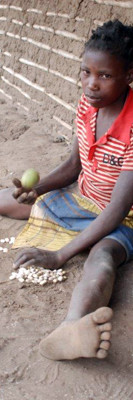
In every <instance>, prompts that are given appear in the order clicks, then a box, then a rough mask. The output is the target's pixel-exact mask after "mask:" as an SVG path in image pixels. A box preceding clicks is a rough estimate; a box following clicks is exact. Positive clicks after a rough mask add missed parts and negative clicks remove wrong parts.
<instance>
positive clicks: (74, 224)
mask: <svg viewBox="0 0 133 400" xmlns="http://www.w3.org/2000/svg"><path fill="white" fill-rule="evenodd" d="M132 81H133V27H131V26H125V25H123V24H122V23H121V22H120V21H118V20H115V21H108V22H107V23H105V24H103V26H102V27H98V28H97V29H96V31H93V33H92V35H91V37H90V39H89V41H88V42H87V43H86V44H85V49H84V54H83V60H82V64H81V82H82V87H83V95H82V97H81V100H80V102H79V105H78V110H77V136H76V138H75V140H74V144H73V149H72V152H71V155H70V157H69V159H68V160H67V161H65V162H64V163H63V164H62V165H61V166H59V167H58V168H56V170H54V171H53V172H52V173H50V174H49V175H48V176H47V177H45V178H44V179H43V180H41V181H40V183H39V184H38V185H36V186H35V187H34V189H33V191H32V192H29V193H28V192H27V193H24V192H23V189H22V187H21V183H20V181H18V180H15V182H14V183H15V184H16V186H17V190H16V192H15V194H14V197H15V198H16V199H17V200H18V202H17V201H16V200H15V199H13V197H12V196H11V195H10V198H9V193H11V190H10V192H9V189H8V190H6V191H1V196H0V213H1V214H2V215H7V216H9V217H13V218H28V217H29V214H30V211H31V205H30V204H31V203H33V202H35V199H36V198H37V197H38V196H40V195H44V194H45V193H48V192H51V191H54V192H51V193H48V194H47V195H45V197H44V196H42V197H41V199H39V200H38V203H37V205H36V206H35V207H38V210H42V209H43V210H45V212H44V211H43V217H44V216H46V215H47V218H50V221H53V223H54V227H55V228H56V226H57V225H58V226H59V225H60V227H61V232H62V238H63V234H64V235H66V232H67V231H68V232H69V233H71V235H70V236H71V239H72V240H71V241H70V240H68V241H66V242H65V243H64V245H63V241H62V243H61V245H62V247H60V246H59V248H58V249H57V250H52V249H51V250H52V251H48V250H40V249H37V248H36V247H34V248H29V249H25V250H23V251H22V252H21V253H20V254H19V255H18V257H17V260H16V262H15V268H18V267H19V266H20V265H24V266H28V265H31V264H36V265H46V266H47V267H49V268H59V267H60V266H62V265H63V264H64V263H65V262H66V261H68V260H69V259H70V258H72V257H74V256H75V255H76V254H78V253H79V252H81V251H83V250H87V249H88V250H89V255H88V257H87V259H86V262H85V265H84V269H83V276H82V279H81V281H80V282H79V283H78V284H77V286H76V287H75V289H74V292H73V294H72V298H71V302H70V307H69V310H68V314H67V317H66V319H65V321H64V322H63V323H62V324H61V325H60V326H59V327H58V328H57V329H56V330H55V331H54V332H52V333H51V334H50V335H49V336H48V337H47V338H45V339H43V340H42V342H41V345H40V347H41V352H42V354H43V355H44V356H45V357H48V358H51V359H54V360H62V359H74V358H78V357H97V358H105V357H106V355H107V353H108V349H109V347H110V332H111V323H110V319H111V317H112V310H111V309H110V308H108V307H107V305H108V303H109V300H110V297H111V295H112V290H113V285H114V281H115V275H116V269H117V267H118V266H119V265H121V264H123V263H124V262H126V261H127V260H129V259H131V258H132V256H133V91H132V89H131V88H130V86H129V85H130V84H131V82H132ZM77 179H78V185H79V190H80V194H81V195H82V197H80V196H76V195H71V194H70V193H69V192H68V191H67V190H66V189H61V188H65V187H66V186H68V185H70V184H72V183H73V182H75V181H76V180H77ZM55 189H58V191H56V190H55ZM60 189H61V190H60ZM28 203H29V204H28ZM50 204H52V213H53V210H54V214H52V215H54V216H53V217H52V216H51V210H50ZM64 204H65V212H64V214H63V213H62V210H63V205H64ZM33 209H34V207H33V208H32V211H31V213H33ZM47 210H48V211H47ZM55 210H56V211H57V210H58V215H57V214H55ZM41 212H42V211H41ZM41 212H40V213H41ZM59 214H60V215H59ZM31 215H32V214H31ZM38 215H39V217H40V215H41V216H42V214H38ZM52 218H53V219H52ZM59 219H60V221H59ZM44 236H45V235H44ZM64 237H65V238H66V236H64ZM43 239H44V238H43Z"/></svg>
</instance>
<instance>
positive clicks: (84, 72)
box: [81, 69, 90, 76]
mask: <svg viewBox="0 0 133 400" xmlns="http://www.w3.org/2000/svg"><path fill="white" fill-rule="evenodd" d="M81 72H82V73H83V74H84V76H88V75H89V74H90V71H88V70H85V69H82V70H81Z"/></svg>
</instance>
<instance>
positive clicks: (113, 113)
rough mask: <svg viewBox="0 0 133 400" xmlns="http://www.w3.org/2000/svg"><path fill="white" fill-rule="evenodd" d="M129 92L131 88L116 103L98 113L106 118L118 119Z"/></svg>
mask: <svg viewBox="0 0 133 400" xmlns="http://www.w3.org/2000/svg"><path fill="white" fill-rule="evenodd" d="M128 92H129V88H127V89H126V91H125V92H124V93H123V94H122V95H121V97H119V98H118V99H117V100H116V101H115V102H114V103H112V104H109V105H108V106H107V107H104V108H100V109H99V111H98V113H100V115H101V116H102V117H103V118H104V117H105V118H107V117H108V118H109V117H114V118H117V116H118V115H119V113H120V112H121V110H122V108H123V106H124V103H125V101H126V98H127V95H128Z"/></svg>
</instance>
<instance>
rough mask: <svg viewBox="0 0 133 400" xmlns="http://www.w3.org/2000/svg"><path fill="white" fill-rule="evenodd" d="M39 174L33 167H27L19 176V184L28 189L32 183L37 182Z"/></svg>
mask: <svg viewBox="0 0 133 400" xmlns="http://www.w3.org/2000/svg"><path fill="white" fill-rule="evenodd" d="M39 179H40V176H39V174H38V172H37V171H35V169H33V168H29V169H27V170H26V171H25V172H24V174H23V175H22V178H21V184H22V186H23V188H24V189H27V190H30V189H32V187H33V186H34V185H36V184H37V183H38V181H39Z"/></svg>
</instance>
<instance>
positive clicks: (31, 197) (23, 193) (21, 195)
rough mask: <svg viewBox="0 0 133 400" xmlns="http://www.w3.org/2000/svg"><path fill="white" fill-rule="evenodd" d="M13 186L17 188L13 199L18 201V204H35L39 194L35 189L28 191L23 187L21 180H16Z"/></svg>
mask: <svg viewBox="0 0 133 400" xmlns="http://www.w3.org/2000/svg"><path fill="white" fill-rule="evenodd" d="M13 184H14V185H15V186H16V188H15V191H14V192H13V197H14V199H16V200H17V201H18V203H24V204H29V205H32V204H34V203H35V201H36V199H37V197H38V194H37V192H36V190H35V189H32V190H31V189H30V190H26V189H24V188H23V187H22V185H21V182H20V180H19V179H17V178H14V179H13Z"/></svg>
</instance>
